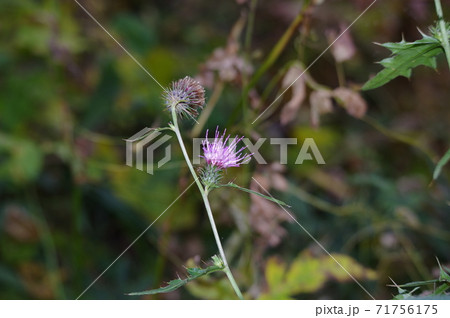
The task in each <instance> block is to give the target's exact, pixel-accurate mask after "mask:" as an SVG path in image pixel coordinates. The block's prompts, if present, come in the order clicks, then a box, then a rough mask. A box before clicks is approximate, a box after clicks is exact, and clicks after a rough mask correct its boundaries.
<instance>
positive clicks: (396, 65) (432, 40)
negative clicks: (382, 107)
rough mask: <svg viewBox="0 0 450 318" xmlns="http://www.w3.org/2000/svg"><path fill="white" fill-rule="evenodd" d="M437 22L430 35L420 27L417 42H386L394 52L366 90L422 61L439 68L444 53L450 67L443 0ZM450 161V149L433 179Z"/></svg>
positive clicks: (437, 4)
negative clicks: (420, 37) (438, 62)
mask: <svg viewBox="0 0 450 318" xmlns="http://www.w3.org/2000/svg"><path fill="white" fill-rule="evenodd" d="M434 5H435V8H436V16H437V22H436V25H435V26H430V27H429V33H430V34H429V35H428V34H425V33H423V32H422V31H420V30H419V32H420V34H421V35H422V39H420V40H417V41H415V42H406V41H405V40H402V41H401V42H398V43H384V44H380V45H381V46H383V47H385V48H387V49H389V50H390V51H391V52H392V54H391V56H390V57H388V58H385V59H384V60H382V61H381V62H380V64H381V65H382V66H383V67H384V69H383V70H381V71H380V72H379V73H378V74H377V75H375V76H374V77H373V78H371V79H370V80H368V81H367V82H366V84H364V86H363V88H362V89H363V90H371V89H375V88H378V87H380V86H382V85H385V84H386V83H388V82H390V81H391V80H393V79H394V78H396V77H398V76H404V77H407V78H410V77H411V74H412V70H413V69H414V68H415V67H417V66H420V65H424V66H428V67H431V68H433V69H436V68H437V63H436V57H438V56H440V55H442V54H444V55H445V58H446V60H447V64H448V67H449V70H450V41H449V38H450V23H449V22H447V21H445V20H444V16H443V12H442V5H441V1H440V0H434ZM449 161H450V149H448V150H447V152H446V153H445V154H444V156H443V157H442V158H441V159H440V160H439V161H438V162H437V164H436V167H435V169H434V173H433V181H434V180H436V179H437V178H438V177H439V174H440V172H441V170H442V167H443V166H444V165H446V164H447V163H448V162H449Z"/></svg>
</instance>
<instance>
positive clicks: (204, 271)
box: [126, 255, 225, 296]
mask: <svg viewBox="0 0 450 318" xmlns="http://www.w3.org/2000/svg"><path fill="white" fill-rule="evenodd" d="M212 259H213V262H214V264H213V265H212V266H209V267H206V268H199V267H193V268H186V271H187V273H188V276H187V277H186V278H185V279H181V278H178V279H174V280H171V281H170V282H168V283H167V285H166V286H164V287H160V288H157V289H151V290H145V291H141V292H134V293H128V294H126V295H128V296H142V295H154V294H161V293H168V292H171V291H174V290H176V289H178V288H180V287H182V286H184V285H186V284H187V283H189V282H190V281H191V280H194V279H196V278H199V277H202V276H205V275H208V274H211V273H213V272H217V271H221V270H223V269H224V268H225V267H224V265H223V262H222V260H221V259H220V258H219V257H218V256H216V255H214V256H213V257H212Z"/></svg>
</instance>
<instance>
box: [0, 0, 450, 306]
mask: <svg viewBox="0 0 450 318" xmlns="http://www.w3.org/2000/svg"><path fill="white" fill-rule="evenodd" d="M252 2H254V3H256V6H255V7H253V8H254V9H251V8H252V5H251V3H252ZM319 2H322V3H321V4H318V3H319ZM370 2H371V1H366V0H352V1H343V0H335V1H332V0H325V1H297V0H282V1H279V0H277V1H276V0H270V1H245V0H239V1H222V2H220V4H219V3H217V2H210V1H200V0H189V1H184V2H181V1H160V0H156V1H139V0H133V1H123V0H120V1H114V2H111V1H109V2H108V1H105V0H98V1H80V3H81V4H82V5H83V6H85V7H86V8H87V10H88V11H89V12H90V13H91V14H92V15H93V16H94V17H95V18H96V19H98V21H99V22H100V23H101V24H102V25H103V26H104V27H105V28H106V29H107V30H108V31H109V32H110V33H111V34H112V35H114V37H116V39H117V40H118V41H119V42H120V43H121V44H123V45H124V47H126V48H127V50H128V51H129V52H130V53H131V54H132V55H133V56H134V57H135V58H136V59H137V60H138V61H139V62H140V63H141V64H142V65H143V66H144V67H145V68H146V69H148V70H149V71H150V72H151V74H152V75H154V77H155V78H156V79H157V80H158V81H159V82H160V83H161V85H163V86H166V85H168V84H169V83H170V82H171V81H172V80H175V79H177V78H180V77H184V76H186V75H190V76H197V78H198V79H199V80H201V81H202V83H203V84H204V85H205V86H206V87H207V96H208V101H209V102H210V104H209V106H207V108H208V107H209V108H210V109H209V110H208V112H210V115H209V116H208V117H205V118H204V120H203V121H204V124H205V125H204V126H203V127H201V129H200V128H197V131H196V130H192V128H193V125H192V122H186V123H183V130H184V131H185V132H186V134H185V136H186V141H188V136H189V135H190V136H191V137H196V136H203V135H204V133H205V131H206V129H207V128H210V129H211V128H214V127H216V126H217V125H220V126H221V128H223V127H225V126H226V127H227V129H228V131H229V132H230V133H239V134H245V135H246V136H248V137H250V138H251V139H252V142H256V141H257V140H258V138H260V137H262V138H271V137H274V138H281V137H289V138H299V141H298V143H297V144H296V145H289V146H288V147H287V164H286V165H281V164H279V163H278V162H279V161H280V156H279V151H278V147H279V146H277V145H271V144H270V142H269V140H267V141H266V142H265V143H264V144H263V145H262V146H261V148H260V152H261V155H262V156H263V157H264V159H265V160H266V161H267V162H268V164H267V165H257V164H256V163H255V162H254V161H253V162H252V163H251V164H250V165H246V166H244V167H241V168H239V169H234V170H233V169H230V171H228V172H227V174H226V175H225V176H224V182H229V181H232V182H234V183H235V184H237V185H239V186H242V187H245V188H249V189H251V190H252V191H259V192H262V193H265V192H264V191H263V190H262V189H260V187H259V185H258V183H259V184H261V185H262V186H264V188H265V189H267V190H268V191H269V192H270V193H271V194H273V195H274V197H276V198H280V199H281V200H282V201H284V202H286V203H287V204H288V205H289V206H291V208H290V209H289V212H290V213H291V214H292V215H293V216H294V217H295V218H296V220H297V221H298V222H299V223H300V224H301V225H302V226H303V227H304V228H305V229H307V230H308V231H309V232H310V234H311V235H313V236H314V237H315V238H316V239H317V240H318V241H319V242H321V244H322V245H323V246H324V247H325V248H326V249H327V250H328V251H329V252H330V253H332V255H333V256H334V257H335V258H336V259H337V260H339V261H340V262H341V263H342V264H343V266H344V267H345V268H346V269H347V270H348V271H349V273H350V274H352V275H353V276H355V278H357V279H358V280H359V281H361V284H363V285H364V287H365V288H366V289H367V290H368V291H369V292H370V293H371V294H373V295H374V296H375V297H376V298H377V299H378V298H381V299H383V298H384V299H388V298H392V289H391V288H390V287H388V286H386V285H387V284H390V283H391V282H390V280H389V277H392V279H393V280H394V281H395V282H408V281H426V280H430V279H432V278H433V277H436V276H437V275H436V271H439V268H438V267H437V266H436V263H435V257H438V258H439V259H440V260H441V262H442V264H443V266H444V267H445V266H447V267H448V266H449V265H448V264H449V263H450V258H449V254H448V246H449V243H450V232H449V230H448V228H449V222H450V215H449V210H450V209H449V202H450V189H449V186H448V185H449V170H448V165H447V166H442V169H441V171H440V174H439V176H438V177H437V178H436V180H435V181H434V182H433V183H432V184H430V182H431V180H432V178H433V170H434V167H435V165H436V163H437V162H438V160H439V158H441V157H443V155H444V153H445V152H446V151H447V149H448V148H449V144H450V136H449V134H448V132H449V130H448V127H449V124H450V112H449V103H448V101H449V100H450V95H449V94H450V91H449V89H448V87H449V83H450V81H449V80H450V73H449V72H448V70H447V69H446V64H445V61H444V59H442V58H441V57H438V58H437V69H438V70H439V72H435V71H433V70H432V69H429V68H424V67H418V68H416V69H415V70H414V73H413V74H412V76H411V78H410V79H406V78H402V77H399V78H396V79H394V80H392V81H391V82H389V83H388V84H387V85H385V86H382V87H380V88H377V89H374V90H370V91H365V92H361V90H360V89H361V87H362V86H363V83H365V82H366V81H367V80H368V79H369V78H370V77H371V76H372V75H374V74H375V73H377V72H378V71H379V70H380V67H379V65H377V64H376V63H375V61H379V60H382V59H383V58H385V57H386V50H385V49H383V48H381V47H379V46H377V45H375V44H374V43H373V42H378V43H386V42H399V41H401V40H402V35H403V37H404V39H405V41H408V42H413V41H416V40H418V33H417V29H416V27H419V28H420V29H422V30H425V29H426V27H427V26H429V25H433V24H434V20H435V12H434V7H433V4H432V2H431V1H426V0H415V1H407V0H400V1H384V2H380V3H377V4H376V5H374V6H373V7H372V8H371V9H370V10H368V11H367V12H366V13H365V14H364V16H363V17H362V18H361V20H360V21H358V22H356V23H355V24H354V25H353V26H352V27H351V28H350V29H349V31H348V32H347V33H346V35H345V36H343V37H342V39H340V40H339V41H337V42H336V43H335V44H334V45H333V49H332V50H329V51H327V52H325V54H324V55H323V56H322V57H321V58H320V59H318V60H317V62H316V63H315V64H314V65H313V66H312V67H311V68H309V69H308V70H307V71H306V72H305V74H304V76H303V77H301V79H299V80H298V81H297V82H296V83H295V85H293V86H292V87H290V88H288V85H287V83H288V82H289V80H292V79H293V76H296V75H297V76H298V75H299V74H301V73H302V72H303V71H305V70H306V68H307V67H308V65H310V63H312V62H313V61H314V60H315V59H316V58H317V56H319V54H321V53H322V52H323V50H324V49H325V48H326V47H327V46H328V45H329V44H330V43H331V41H333V40H334V39H336V37H337V35H338V34H339V33H340V32H342V31H343V30H344V29H345V28H346V26H348V25H349V24H350V23H352V22H353V20H354V19H355V18H356V17H357V16H358V15H359V14H360V12H362V11H363V10H364V9H365V8H366V7H367V6H368V5H369V4H370ZM443 6H444V16H445V17H447V18H449V17H450V12H449V3H448V1H443ZM0 21H1V23H0V38H1V40H2V41H1V42H0V69H1V70H2V73H1V74H2V75H1V76H0V87H1V89H0V241H1V244H0V285H1V286H2V287H3V288H2V289H1V290H0V298H2V299H23V298H25V299H29V298H32V299H66V298H67V299H74V298H77V297H78V296H79V295H80V294H81V293H82V292H83V291H84V290H85V289H86V288H87V287H88V286H89V285H90V284H91V283H92V282H93V281H94V280H95V279H96V278H97V277H98V276H99V275H100V274H101V273H102V272H103V271H104V270H105V269H106V268H107V267H108V266H109V265H110V264H111V263H112V262H113V261H114V260H116V258H117V257H118V256H119V255H121V253H122V252H123V251H124V250H125V249H126V248H127V247H129V245H130V244H131V243H133V241H134V240H135V239H136V237H138V236H139V235H140V234H141V233H142V232H143V231H144V230H145V229H146V228H147V227H148V226H149V225H150V224H151V223H152V222H153V221H154V220H155V219H156V218H157V217H158V216H159V215H160V214H161V213H163V212H164V214H163V215H162V216H161V217H160V218H159V219H158V220H157V222H155V223H154V225H153V226H152V227H151V228H150V229H149V230H148V231H147V232H145V234H144V235H143V236H142V237H141V238H140V239H139V240H137V241H136V242H135V243H134V244H133V245H132V247H131V248H129V249H128V250H127V252H126V253H124V254H123V255H122V256H121V257H120V258H118V259H117V261H116V262H115V263H114V264H113V265H112V266H111V267H110V268H109V269H108V270H107V271H106V272H105V274H104V275H103V276H101V277H100V278H99V279H98V281H96V282H95V284H93V285H92V287H91V288H89V289H88V290H87V291H86V293H84V294H83V296H82V298H83V299H111V298H112V299H119V298H129V296H125V295H124V293H125V292H127V291H132V290H147V289H152V288H158V287H159V286H164V285H165V284H164V282H167V281H169V280H170V279H172V278H173V277H174V273H177V272H184V268H183V266H185V265H186V266H189V267H200V268H203V267H204V266H203V264H200V260H201V259H208V258H209V257H210V256H211V255H214V254H216V253H217V251H216V247H215V243H214V239H213V237H212V233H211V230H210V227H209V224H208V222H207V218H206V214H205V211H204V209H203V206H202V202H201V200H200V197H199V194H198V193H197V192H196V191H195V189H194V188H191V189H188V190H187V192H186V193H185V194H184V195H182V196H181V197H180V198H179V199H177V200H176V202H175V203H174V204H173V205H172V206H170V208H168V207H169V205H170V204H171V203H172V201H173V200H174V199H175V198H177V197H178V196H179V194H181V193H182V191H184V190H185V189H186V188H187V187H188V186H189V185H190V184H191V182H192V180H191V179H190V177H189V173H188V171H187V169H186V167H185V165H184V164H183V163H182V156H181V152H180V150H179V148H178V147H177V146H176V144H175V143H172V160H171V162H169V163H168V164H166V165H164V166H163V167H161V168H160V169H156V170H155V174H154V175H149V174H147V173H145V172H143V171H139V170H137V169H135V168H133V167H128V166H126V165H125V142H124V140H123V139H125V138H128V137H129V136H132V135H133V134H135V133H136V132H138V131H140V130H141V129H142V128H144V127H157V126H164V125H165V123H166V122H168V121H169V116H168V114H167V112H166V111H164V110H163V105H162V101H161V97H160V96H161V93H162V89H161V87H159V85H158V84H157V83H155V82H154V81H153V80H152V79H151V78H150V77H148V75H147V74H146V73H145V72H143V70H142V69H141V68H140V67H139V66H138V65H136V63H135V62H134V61H133V60H132V59H131V58H130V57H129V56H128V55H127V54H125V52H124V51H123V50H122V49H121V48H120V47H119V46H117V44H116V43H115V42H114V41H113V40H112V39H111V38H110V37H109V36H108V34H106V33H105V32H104V31H103V30H102V29H101V28H100V27H99V26H98V25H97V24H96V23H95V22H94V21H93V20H92V19H91V18H90V17H89V16H87V15H86V13H85V12H83V10H81V8H80V7H79V6H78V5H77V4H76V3H75V2H74V1H70V0H65V1H56V0H21V1H13V0H0ZM280 39H282V41H281V42H280ZM294 79H295V77H294ZM286 89H287V90H286ZM285 90H286V93H285V94H284V95H283V96H281V97H280V98H277V97H278V96H279V95H280V94H281V93H283V92H284V91H285ZM213 96H214V98H213ZM269 105H271V106H270V107H269ZM264 110H266V111H265V112H264V113H263V115H262V116H261V117H260V118H259V119H258V120H257V121H256V122H255V123H254V124H252V122H253V121H254V120H255V119H256V118H257V117H258V116H259V115H260V114H261V113H262V112H263V111H264ZM205 111H206V109H205ZM305 138H314V140H315V142H316V144H317V146H318V148H319V149H320V151H321V154H322V156H323V157H324V159H325V161H326V165H317V164H316V163H315V162H312V161H305V163H304V164H302V165H297V164H295V161H296V158H297V156H298V154H299V152H300V149H301V146H302V141H303V140H304V139H305ZM155 155H156V156H161V157H162V155H163V153H162V151H161V152H159V151H157V152H156V154H155ZM252 177H254V178H255V179H256V180H258V183H256V182H254V181H253V179H252ZM211 203H212V209H213V211H214V213H215V215H216V218H217V223H218V226H219V232H220V234H221V237H222V238H223V240H224V243H225V244H224V245H225V246H224V247H225V253H226V254H227V256H228V258H229V261H230V263H231V264H230V265H231V269H232V271H233V274H234V275H235V277H236V280H237V281H238V283H239V285H240V287H242V290H243V291H245V294H246V297H247V298H252V299H258V298H297V299H317V298H321V299H361V298H368V296H367V294H366V293H365V292H364V291H363V290H362V289H361V288H360V287H359V286H358V285H357V284H356V283H355V282H353V281H352V280H351V279H350V277H349V276H348V275H347V274H346V273H345V272H344V271H343V270H342V269H341V268H340V267H339V266H338V265H337V264H336V263H335V262H334V261H333V260H332V259H331V258H329V257H328V256H327V255H326V254H325V253H324V252H323V251H322V250H321V249H320V248H319V247H318V246H317V244H316V243H315V242H313V241H312V240H311V238H310V237H309V236H308V235H307V234H306V233H305V232H304V231H303V230H302V229H301V228H300V227H299V225H298V224H297V223H295V222H293V220H292V218H290V217H289V216H288V215H287V214H286V212H285V211H284V210H282V209H281V208H280V207H279V206H277V205H276V204H275V203H273V202H268V201H265V200H264V199H263V198H259V197H257V196H254V195H247V194H244V193H242V192H240V191H235V190H234V189H227V188H221V189H217V190H215V191H213V192H212V193H211ZM167 208H168V209H167ZM166 209H167V210H166ZM306 275H307V276H306ZM276 282H281V283H276ZM186 286H187V287H186V289H183V288H181V289H177V290H176V291H174V292H171V293H167V294H161V295H157V296H144V297H149V298H154V299H173V298H183V299H186V298H187V299H190V298H208V299H209V298H212V299H217V298H220V299H221V298H232V299H234V295H233V291H232V289H231V286H230V285H229V282H228V281H227V280H226V277H224V275H222V273H218V274H214V275H211V276H207V277H204V278H202V279H200V280H198V281H194V282H191V283H189V284H187V285H186Z"/></svg>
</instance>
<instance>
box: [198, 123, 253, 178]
mask: <svg viewBox="0 0 450 318" xmlns="http://www.w3.org/2000/svg"><path fill="white" fill-rule="evenodd" d="M226 131H227V130H226V129H225V130H224V132H223V134H222V136H220V134H219V127H217V128H216V134H215V138H214V141H212V142H210V141H209V140H208V131H206V139H205V140H203V142H202V145H203V156H200V157H202V158H204V159H205V160H206V164H207V165H210V166H213V167H217V168H218V169H220V170H222V169H227V168H230V167H239V165H241V164H243V163H247V162H248V161H249V160H250V157H251V156H252V154H244V153H242V151H243V150H244V149H246V148H247V147H242V148H240V149H239V150H237V148H236V146H237V144H238V143H239V142H240V141H241V140H242V139H243V138H244V137H240V138H238V136H236V137H234V138H233V139H232V140H231V141H229V139H230V135H228V136H227V137H226V138H225V134H226Z"/></svg>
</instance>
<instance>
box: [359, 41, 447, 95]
mask: <svg viewBox="0 0 450 318" xmlns="http://www.w3.org/2000/svg"><path fill="white" fill-rule="evenodd" d="M421 34H422V36H423V38H422V39H420V40H417V41H415V42H406V41H405V40H402V41H401V42H397V43H384V44H380V45H381V46H383V47H385V48H387V49H389V50H390V51H391V52H392V56H391V57H388V58H386V59H384V60H382V61H381V62H380V64H381V65H382V66H384V69H383V70H382V71H381V72H379V73H378V74H377V75H376V76H375V77H373V78H372V79H370V80H369V81H368V82H367V83H366V84H365V85H364V86H363V88H362V89H363V90H369V89H374V88H377V87H380V86H382V85H384V84H386V83H387V82H389V81H391V80H393V79H394V78H396V77H398V76H404V77H407V78H409V77H411V72H412V69H413V68H415V67H417V66H419V65H425V66H428V67H431V68H433V69H436V56H438V55H439V54H441V53H443V52H444V51H443V48H442V44H441V42H440V41H439V39H437V38H435V37H432V36H429V35H426V34H423V33H422V32H421Z"/></svg>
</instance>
